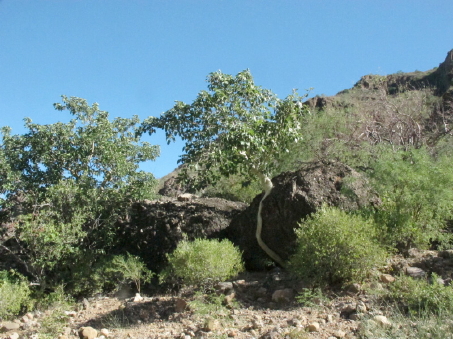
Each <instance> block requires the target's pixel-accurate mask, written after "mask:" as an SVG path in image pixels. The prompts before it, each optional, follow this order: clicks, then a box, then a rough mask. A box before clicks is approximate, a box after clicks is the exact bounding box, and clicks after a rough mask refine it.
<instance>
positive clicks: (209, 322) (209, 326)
mask: <svg viewBox="0 0 453 339" xmlns="http://www.w3.org/2000/svg"><path fill="white" fill-rule="evenodd" d="M203 328H204V330H205V331H207V332H213V331H216V330H218V329H219V328H220V323H219V321H218V320H216V319H213V318H208V319H206V320H205V322H204V326H203Z"/></svg>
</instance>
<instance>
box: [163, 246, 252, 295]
mask: <svg viewBox="0 0 453 339" xmlns="http://www.w3.org/2000/svg"><path fill="white" fill-rule="evenodd" d="M167 258H168V262H169V266H168V269H167V270H165V271H164V272H163V273H161V276H160V278H161V281H162V280H166V279H168V278H169V277H170V276H173V275H174V276H176V277H178V278H180V279H181V280H182V282H183V283H184V284H187V285H201V286H205V287H208V286H211V285H213V284H215V283H217V282H219V281H224V280H226V279H229V278H231V277H233V276H235V275H237V274H238V273H240V272H241V271H242V270H243V269H244V265H243V263H242V255H241V252H240V251H239V250H238V249H237V248H236V247H234V245H233V244H232V243H231V242H230V241H228V240H222V241H217V240H207V239H195V240H194V241H193V242H189V241H186V240H184V241H181V242H180V243H179V245H178V247H177V248H176V250H175V251H174V252H173V253H172V254H170V255H167Z"/></svg>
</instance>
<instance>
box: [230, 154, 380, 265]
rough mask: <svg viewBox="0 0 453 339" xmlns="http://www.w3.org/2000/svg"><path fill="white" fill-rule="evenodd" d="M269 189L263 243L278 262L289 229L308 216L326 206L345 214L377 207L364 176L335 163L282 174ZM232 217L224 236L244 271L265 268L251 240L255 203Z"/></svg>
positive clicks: (288, 244)
mask: <svg viewBox="0 0 453 339" xmlns="http://www.w3.org/2000/svg"><path fill="white" fill-rule="evenodd" d="M272 182H273V184H274V188H273V189H272V191H271V193H270V195H269V196H268V197H267V198H266V199H265V200H264V202H263V211H262V217H263V231H262V239H263V241H264V242H265V243H266V244H267V245H268V246H269V247H270V248H271V249H272V250H274V251H275V252H276V253H277V254H278V255H279V256H280V257H281V258H282V259H283V260H286V259H288V257H289V256H290V255H291V252H292V250H293V248H294V245H295V240H296V236H295V232H294V229H295V228H297V227H298V223H299V222H300V221H301V220H302V219H303V218H305V217H307V216H308V215H309V214H311V213H313V212H316V210H317V209H318V208H319V207H321V206H322V204H327V205H330V206H337V207H339V208H342V209H345V210H356V209H358V208H359V207H362V206H369V205H376V204H379V199H378V198H377V196H376V195H375V194H373V193H372V192H371V191H370V189H369V187H368V185H367V182H366V180H365V179H364V178H363V176H362V175H361V174H360V173H358V172H356V171H355V170H354V169H352V168H351V167H349V166H347V165H344V164H341V163H338V162H315V163H310V164H306V165H305V166H303V168H301V169H300V170H298V171H296V172H286V173H282V174H280V175H278V176H277V177H275V178H273V179H272ZM261 198H262V195H259V196H257V197H256V198H255V199H254V200H253V202H252V204H251V205H250V206H249V207H248V208H247V209H246V210H244V211H243V212H242V213H240V214H239V215H237V216H236V217H235V218H234V219H233V221H232V223H231V225H230V227H229V228H228V229H227V230H225V231H224V234H225V236H226V237H227V238H229V239H230V240H232V241H233V242H234V243H235V244H236V245H238V246H239V247H240V249H241V250H242V251H243V253H244V260H245V262H246V266H247V268H248V269H251V270H261V269H263V268H265V267H266V265H267V264H268V263H269V262H270V259H269V258H268V256H267V255H266V254H265V253H264V252H263V251H262V250H261V248H260V247H259V246H258V243H257V241H256V238H255V232H256V220H257V211H258V206H259V202H260V200H261Z"/></svg>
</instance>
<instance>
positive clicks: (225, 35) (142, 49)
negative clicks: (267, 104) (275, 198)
mask: <svg viewBox="0 0 453 339" xmlns="http://www.w3.org/2000/svg"><path fill="white" fill-rule="evenodd" d="M452 13H453V1H451V0H430V1H427V0H423V1H419V0H325V1H324V0H318V1H315V0H312V1H304V0H299V1H296V0H273V1H270V0H241V1H239V0H209V1H208V0H148V1H145V0H0V126H5V125H7V126H10V127H12V129H13V131H12V132H13V133H23V132H24V129H23V118H25V117H30V118H31V119H32V120H33V121H34V122H36V123H41V124H48V123H54V122H57V121H67V120H69V118H70V117H69V116H68V114H67V113H64V112H57V111H54V109H53V106H52V104H53V103H54V102H59V101H60V95H62V94H64V95H67V96H77V97H82V98H85V99H87V100H88V102H90V103H93V102H98V103H99V104H100V108H101V109H103V110H106V111H109V113H110V116H111V117H112V118H113V117H117V116H121V117H130V116H132V115H138V116H139V117H140V118H141V119H144V118H146V117H147V116H150V115H155V116H158V115H160V113H162V112H164V111H166V110H167V109H170V108H171V107H172V106H173V103H174V101H175V100H182V101H186V102H191V101H192V100H193V99H194V98H195V97H196V95H197V93H198V92H199V91H200V90H202V89H206V82H205V79H206V75H207V74H208V73H210V72H213V71H217V70H219V69H220V70H222V71H223V72H225V73H230V74H236V73H238V72H240V71H242V70H244V69H246V68H249V69H250V70H251V72H252V74H253V76H254V78H255V82H256V83H257V84H259V85H261V86H263V87H265V88H269V89H271V90H273V91H274V92H275V93H277V94H278V95H279V96H280V97H285V96H286V95H288V94H290V93H291V90H292V89H293V88H298V89H299V91H300V92H301V93H303V92H304V89H307V88H310V87H313V88H314V90H313V91H312V95H314V94H326V95H334V94H336V93H337V92H339V91H341V90H343V89H345V88H350V87H351V86H353V85H354V83H355V82H357V81H358V80H359V79H360V77H361V76H363V75H365V74H370V73H373V74H390V73H395V72H397V71H404V72H411V71H414V70H420V71H425V70H428V69H431V68H433V67H435V66H438V65H439V63H441V62H442V61H443V60H444V59H445V57H446V54H447V52H448V51H449V50H450V49H453V20H452ZM146 140H147V141H149V142H151V143H153V144H159V145H161V146H162V147H161V156H160V157H159V158H158V159H157V160H156V161H154V162H150V163H147V164H144V165H143V166H142V168H143V169H145V170H147V171H150V172H152V173H153V174H154V175H155V176H156V177H161V176H164V175H165V174H167V173H169V172H171V171H172V170H173V169H174V168H175V167H176V166H177V163H176V161H177V159H178V156H179V155H180V154H181V148H182V144H181V143H176V144H172V145H170V146H167V145H166V143H165V140H164V138H163V135H162V134H158V135H154V136H151V137H147V138H146Z"/></svg>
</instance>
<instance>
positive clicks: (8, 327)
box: [0, 321, 20, 332]
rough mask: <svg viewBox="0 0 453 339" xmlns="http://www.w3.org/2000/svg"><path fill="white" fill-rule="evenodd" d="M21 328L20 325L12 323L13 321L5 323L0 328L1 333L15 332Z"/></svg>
mask: <svg viewBox="0 0 453 339" xmlns="http://www.w3.org/2000/svg"><path fill="white" fill-rule="evenodd" d="M19 328H20V324H18V323H15V322H12V321H5V322H3V324H2V327H1V328H0V330H1V331H0V332H8V331H15V330H18V329H19Z"/></svg>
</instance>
